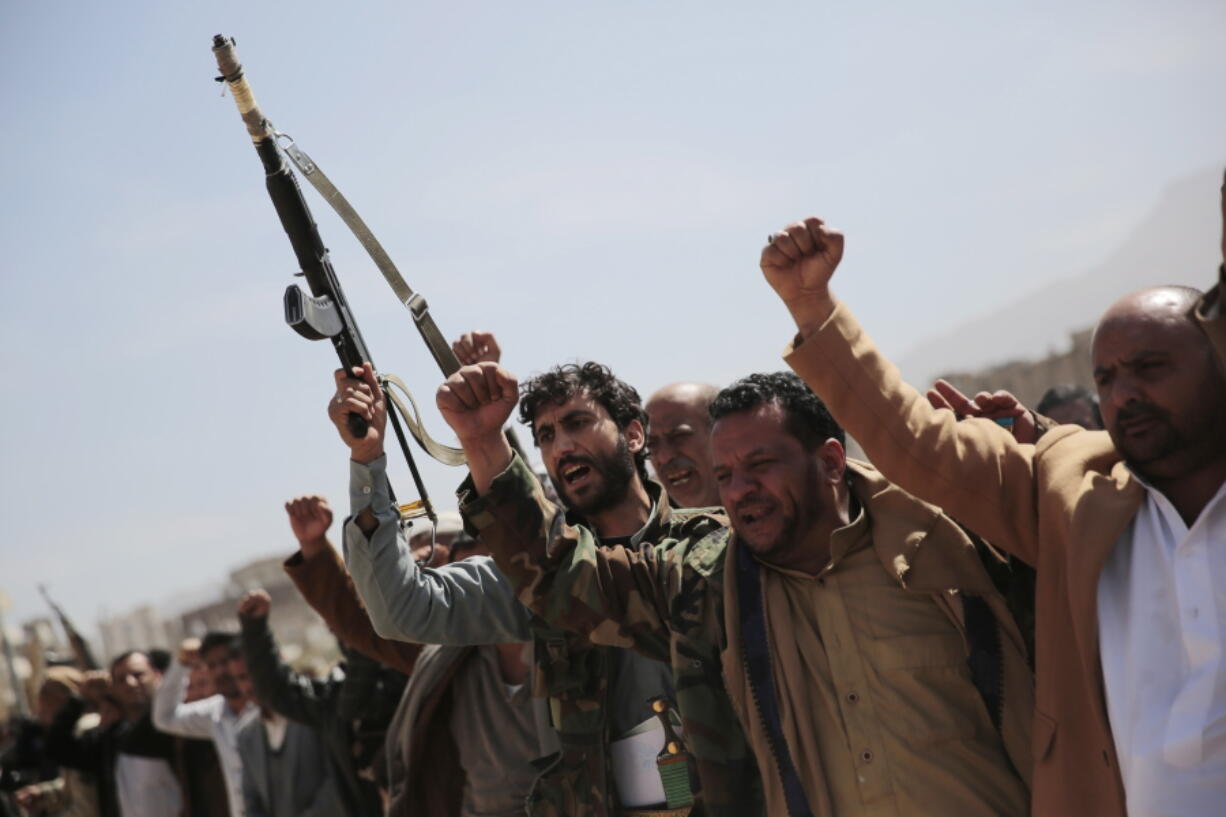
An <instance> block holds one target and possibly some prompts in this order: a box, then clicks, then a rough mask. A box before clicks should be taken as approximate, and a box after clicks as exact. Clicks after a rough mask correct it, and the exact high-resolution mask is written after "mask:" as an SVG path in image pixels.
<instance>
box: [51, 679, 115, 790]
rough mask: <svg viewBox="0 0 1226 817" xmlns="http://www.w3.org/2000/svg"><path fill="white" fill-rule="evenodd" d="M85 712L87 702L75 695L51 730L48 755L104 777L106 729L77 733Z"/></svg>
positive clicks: (52, 724)
mask: <svg viewBox="0 0 1226 817" xmlns="http://www.w3.org/2000/svg"><path fill="white" fill-rule="evenodd" d="M84 713H85V701H83V700H82V699H81V698H80V697H78V696H77V695H76V694H75V693H74V694H73V695H72V696H71V697H70V698H69V699H68V701H67V703H65V704H64V706H63V708H61V709H60V711H59V712H58V713H56V716H55V719H54V720H53V721H52V722H51V726H50V727H49V728H48V729H47V755H48V756H49V757H50V758H51V759H52V760H54V761H55V762H56V763H58V764H59V765H61V766H67V767H69V768H70V769H79V770H81V771H85V772H90V773H92V774H101V773H102V772H103V768H102V767H103V757H104V755H103V752H102V740H101V739H102V734H103V730H101V729H94V730H92V731H89V732H85V733H83V734H80V735H78V734H76V726H77V721H78V720H80V719H81V715H83V714H84Z"/></svg>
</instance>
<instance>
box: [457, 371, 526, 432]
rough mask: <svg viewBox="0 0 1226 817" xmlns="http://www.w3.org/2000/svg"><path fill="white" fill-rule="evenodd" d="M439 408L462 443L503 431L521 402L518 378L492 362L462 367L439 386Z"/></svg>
mask: <svg viewBox="0 0 1226 817" xmlns="http://www.w3.org/2000/svg"><path fill="white" fill-rule="evenodd" d="M436 401H437V403H438V410H439V411H440V412H441V413H442V415H443V419H444V420H445V421H446V422H447V425H449V426H451V430H452V431H454V432H455V434H456V437H458V438H459V439H460V442H461V443H463V442H465V441H466V440H471V441H476V440H481V439H483V438H489V437H492V436H494V435H501V434H502V426H503V424H504V423H505V422H506V421H507V418H508V417H510V416H511V412H512V411H514V410H515V404H516V403H517V402H519V381H518V380H516V379H515V375H513V374H511V373H510V372H508V371H507V370H506V369H504V368H502V367H501V366H499V365H498V364H497V363H494V362H492V361H484V362H481V363H474V364H472V365H469V366H463V367H461V368H460V370H459V371H457V372H456V373H455V374H453V375H452V376H451V377H449V378H447V380H446V382H444V383H443V385H441V386H439V389H438V395H437V396H436Z"/></svg>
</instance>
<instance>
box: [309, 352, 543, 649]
mask: <svg viewBox="0 0 1226 817" xmlns="http://www.w3.org/2000/svg"><path fill="white" fill-rule="evenodd" d="M483 365H485V366H492V365H494V364H490V363H487V364H483ZM354 375H355V376H354V377H348V378H347V377H344V376H343V373H341V372H337V393H336V395H335V396H334V397H333V399H332V401H331V403H330V405H329V410H328V413H329V416H330V417H331V418H332V421H333V424H334V425H336V427H337V431H338V432H339V433H340V435H341V439H342V440H343V441H344V442H345V444H346V445H347V446H348V447H349V450H350V456H351V460H350V483H349V487H350V507H351V515H350V517H349V519H347V520H346V522H345V531H344V542H345V562H346V564H347V565H348V567H349V573H350V575H352V577H353V582H354V586H355V587H356V588H357V591H358V594H359V595H360V596H361V598H362V601H363V602H364V603H365V606H366V610H367V612H368V613H369V615H370V621H371V624H372V625H373V626H374V629H375V632H376V633H378V634H379V635H380V636H382V637H384V638H397V639H401V640H403V641H413V642H418V643H422V644H456V645H468V644H496V643H506V642H512V641H528V640H530V639H531V637H532V633H531V629H530V621H531V616H530V615H529V613H528V611H527V610H526V609H524V607H523V606H522V605H521V604H519V602H518V601H516V599H515V592H514V589H513V588H512V587H511V585H510V583H509V582H508V581H507V580H506V578H505V577H504V576H503V575H502V573H501V572H499V570H498V568H497V566H496V565H495V564H494V562H493V560H492V559H489V558H486V557H473V558H470V559H465V560H464V561H461V562H455V563H452V564H449V565H444V566H443V567H441V568H437V569H435V568H424V569H423V568H419V567H418V565H417V563H416V561H415V560H414V559H413V556H412V554H411V553H410V552H409V549H408V546H407V543H406V542H405V541H404V538H403V535H402V533H401V530H400V518H399V514H398V512H397V510H396V508H395V507H394V506H393V505H392V502H391V497H390V494H389V491H388V483H387V474H386V465H387V461H386V458H385V457H384V455H383V445H382V439H383V424H384V423H385V422H386V420H387V412H386V409H385V407H383V405H382V402H383V397H382V393H381V392H380V391H379V386H378V382H377V381H376V380H375V379H374V374H373V372H371V371H370V369H369V367H367V368H364V369H361V370H355V371H354ZM512 405H514V398H512ZM363 410H365V411H366V414H365V415H364V416H366V417H367V419H368V421H369V422H370V430H368V432H367V437H365V438H363V439H357V438H354V437H353V436H352V435H351V434H350V432H349V429H348V426H347V424H346V420H345V417H346V415H347V414H348V413H350V412H355V413H361V412H362V411H363ZM498 440H499V441H500V442H501V444H502V445H503V446H506V447H507V450H509V445H508V443H507V442H506V439H505V438H503V437H502V435H501V432H499V434H498ZM507 459H508V460H509V459H510V457H509V456H508V457H507ZM476 467H477V468H480V466H479V465H478V466H476ZM504 467H505V464H504Z"/></svg>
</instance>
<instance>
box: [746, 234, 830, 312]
mask: <svg viewBox="0 0 1226 817" xmlns="http://www.w3.org/2000/svg"><path fill="white" fill-rule="evenodd" d="M842 258H843V234H842V233H840V232H839V231H838V230H835V229H832V228H831V227H828V226H827V225H826V223H825V222H823V221H822V220H821V219H820V218H807V219H805V220H804V221H797V222H794V223H792V224H789V225H788V226H787V227H785V228H783V230H782V231H781V232H778V233H775V234H774V235H772V236H771V237H770V240H769V241H768V242H767V244H766V246H765V247H764V248H763V249H762V259H761V262H760V263H761V267H762V274H763V275H765V276H766V280H767V282H768V283H769V284H770V285H771V287H772V288H773V289H774V290H775V292H777V293H778V294H779V297H780V298H781V299H782V300H783V302H784V303H785V304H794V303H797V302H802V301H805V300H813V299H817V300H822V301H824V300H828V299H829V298H830V291H829V289H828V287H829V285H830V278H831V276H833V275H834V271H835V269H836V268H838V266H839V261H841V260H842Z"/></svg>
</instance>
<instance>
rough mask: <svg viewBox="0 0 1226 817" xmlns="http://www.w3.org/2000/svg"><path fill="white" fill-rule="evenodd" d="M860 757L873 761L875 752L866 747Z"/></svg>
mask: <svg viewBox="0 0 1226 817" xmlns="http://www.w3.org/2000/svg"><path fill="white" fill-rule="evenodd" d="M860 759H861V760H863V761H864V762H865V763H872V762H873V753H872V752H871V751H870V750H868V749H865V750H864V751H863V752H861V753H860Z"/></svg>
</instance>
